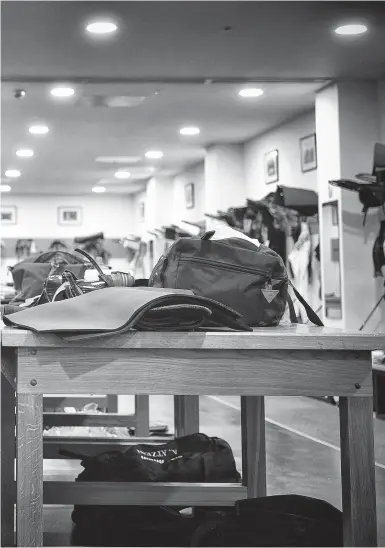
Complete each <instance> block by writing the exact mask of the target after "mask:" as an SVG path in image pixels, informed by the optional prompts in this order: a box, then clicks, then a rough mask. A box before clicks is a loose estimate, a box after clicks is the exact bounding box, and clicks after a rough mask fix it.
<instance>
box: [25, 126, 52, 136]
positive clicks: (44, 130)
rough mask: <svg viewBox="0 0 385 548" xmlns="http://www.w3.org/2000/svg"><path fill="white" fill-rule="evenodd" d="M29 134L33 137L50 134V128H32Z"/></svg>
mask: <svg viewBox="0 0 385 548" xmlns="http://www.w3.org/2000/svg"><path fill="white" fill-rule="evenodd" d="M29 132H30V133H32V134H33V135H45V134H46V133H48V132H49V128H48V127H47V126H31V127H30V128H29Z"/></svg>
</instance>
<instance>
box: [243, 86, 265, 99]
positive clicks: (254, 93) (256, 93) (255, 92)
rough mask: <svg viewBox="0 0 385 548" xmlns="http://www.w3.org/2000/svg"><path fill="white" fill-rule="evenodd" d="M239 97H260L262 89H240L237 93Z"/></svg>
mask: <svg viewBox="0 0 385 548" xmlns="http://www.w3.org/2000/svg"><path fill="white" fill-rule="evenodd" d="M238 95H240V96H241V97H245V98H247V99H249V98H253V97H260V96H261V95H263V90H262V89H260V88H245V89H241V91H240V92H239V94H238Z"/></svg>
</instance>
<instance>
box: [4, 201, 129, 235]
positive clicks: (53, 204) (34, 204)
mask: <svg viewBox="0 0 385 548" xmlns="http://www.w3.org/2000/svg"><path fill="white" fill-rule="evenodd" d="M1 203H2V205H14V206H16V207H17V224H15V225H4V226H2V227H1V237H2V238H47V237H49V238H63V239H65V238H70V239H72V238H74V237H76V236H83V235H84V236H87V235H89V234H93V233H95V232H104V237H105V238H119V237H122V236H125V235H126V234H128V233H130V232H131V231H132V228H133V219H132V199H131V197H130V196H107V195H103V196H101V195H100V196H67V197H64V196H32V195H31V196H30V195H15V196H12V194H2V195H1ZM62 206H73V207H75V206H81V208H82V224H81V225H80V226H61V225H59V224H58V207H62Z"/></svg>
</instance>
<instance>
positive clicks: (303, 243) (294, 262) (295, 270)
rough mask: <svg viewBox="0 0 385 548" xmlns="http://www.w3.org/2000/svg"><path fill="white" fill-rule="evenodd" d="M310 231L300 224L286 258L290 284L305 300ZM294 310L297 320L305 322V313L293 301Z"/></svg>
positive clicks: (307, 284) (307, 292) (303, 223)
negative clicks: (297, 235)
mask: <svg viewBox="0 0 385 548" xmlns="http://www.w3.org/2000/svg"><path fill="white" fill-rule="evenodd" d="M311 247H312V246H311V240H310V231H309V227H308V225H307V223H305V222H301V223H300V234H299V237H298V239H297V241H296V242H295V244H294V247H293V249H292V251H291V252H290V254H289V257H288V263H289V273H290V277H291V278H292V282H293V284H294V285H295V287H296V288H297V290H298V291H299V293H301V295H303V296H304V298H305V299H306V300H307V299H308V295H309V261H310V255H311ZM293 302H294V308H295V311H296V314H297V317H298V318H301V319H302V321H306V320H307V318H306V313H305V311H304V310H303V309H302V307H300V305H299V303H298V301H296V300H294V301H293Z"/></svg>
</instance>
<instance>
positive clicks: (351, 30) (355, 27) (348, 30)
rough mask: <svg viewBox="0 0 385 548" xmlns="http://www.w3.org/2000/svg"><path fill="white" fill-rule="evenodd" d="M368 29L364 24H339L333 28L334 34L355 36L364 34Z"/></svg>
mask: <svg viewBox="0 0 385 548" xmlns="http://www.w3.org/2000/svg"><path fill="white" fill-rule="evenodd" d="M367 30H368V27H367V26H366V25H360V24H350V25H341V26H340V27H337V28H336V29H335V31H334V32H335V33H336V34H340V35H342V36H355V35H357V34H364V33H365V32H366V31H367Z"/></svg>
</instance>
